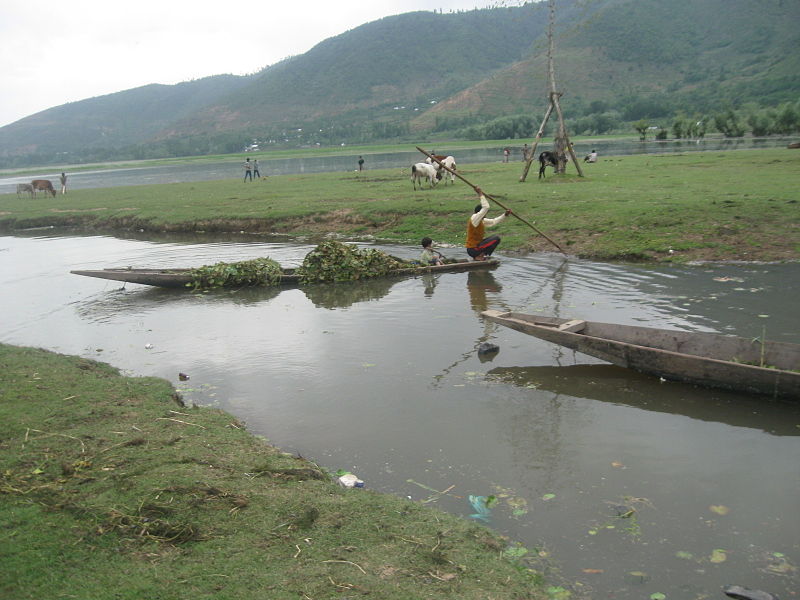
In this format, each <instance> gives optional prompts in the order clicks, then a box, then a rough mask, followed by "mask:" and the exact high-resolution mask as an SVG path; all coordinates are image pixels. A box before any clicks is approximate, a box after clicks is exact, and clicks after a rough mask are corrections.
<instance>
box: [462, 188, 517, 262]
mask: <svg viewBox="0 0 800 600" xmlns="http://www.w3.org/2000/svg"><path fill="white" fill-rule="evenodd" d="M475 191H476V192H477V193H478V196H480V198H481V203H480V204H478V206H476V207H475V212H474V213H473V215H472V216H471V217H470V218H469V221H467V243H466V244H465V245H466V247H467V254H469V255H470V256H471V257H472V258H474V259H475V260H486V259H487V258H489V257H490V256H491V255H492V252H494V251H495V249H496V248H497V246H498V245H500V236H499V235H493V236H490V237H488V238H487V237H484V230H485V228H486V227H494V226H495V225H497V224H498V223H500V222H501V221H503V220H504V219H505V218H506V217H507V216H508V215H510V214H511V211H510V210H507V211H506V212H505V213H503V214H502V215H500V216H499V217H495V218H494V219H488V218H486V214H487V213H488V212H489V201H488V200H487V199H486V196H484V195H483V192H482V191H481V189H480V188H475Z"/></svg>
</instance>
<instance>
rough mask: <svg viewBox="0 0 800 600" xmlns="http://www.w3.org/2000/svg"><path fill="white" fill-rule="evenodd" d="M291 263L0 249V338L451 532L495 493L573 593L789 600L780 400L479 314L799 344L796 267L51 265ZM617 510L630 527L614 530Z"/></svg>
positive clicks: (789, 448) (791, 584)
mask: <svg viewBox="0 0 800 600" xmlns="http://www.w3.org/2000/svg"><path fill="white" fill-rule="evenodd" d="M310 248H311V246H308V245H299V244H296V243H287V242H285V241H281V240H276V239H266V238H257V237H253V236H238V237H231V238H216V239H213V240H210V239H209V238H204V239H198V238H193V237H190V236H184V237H182V238H179V239H171V240H160V241H152V240H146V239H118V238H112V237H101V236H96V237H66V236H59V235H58V234H57V233H53V234H52V235H49V236H45V235H42V236H35V235H34V234H30V237H26V238H23V237H0V285H2V290H3V296H2V308H3V310H2V313H0V314H2V315H3V316H2V318H0V341H2V342H5V343H14V344H20V345H30V346H38V347H44V348H48V349H52V350H56V351H59V352H64V353H69V354H78V355H82V356H86V357H91V358H96V359H99V360H103V361H106V362H109V363H111V364H113V365H116V366H118V367H120V368H122V369H123V370H124V371H125V372H127V373H129V374H132V375H156V376H160V377H164V378H166V379H169V380H170V381H172V382H173V383H174V385H175V386H176V387H178V388H179V389H181V390H182V392H183V394H184V396H185V397H186V398H187V399H188V400H189V401H192V402H196V403H198V404H209V405H215V406H219V407H221V408H223V409H225V410H228V411H230V412H231V413H233V414H235V415H236V416H237V417H239V418H240V419H242V420H244V421H245V422H246V423H247V426H248V428H249V429H250V430H251V431H252V432H254V433H257V434H261V435H265V436H266V437H267V438H268V439H269V440H270V441H271V442H272V443H274V444H276V445H278V446H280V447H282V448H283V449H284V450H287V451H292V452H298V453H300V454H302V455H303V456H305V457H307V458H310V459H312V460H315V461H317V462H318V463H319V464H320V465H322V466H323V467H326V468H328V469H331V470H336V469H339V468H342V469H346V470H350V471H352V472H354V473H356V474H357V475H359V476H360V477H361V478H362V479H364V480H365V481H366V484H367V486H368V487H370V488H372V489H376V490H379V491H383V492H390V493H395V494H399V495H403V496H409V497H411V498H412V499H414V500H416V501H429V503H430V504H432V505H435V506H438V507H439V508H442V509H444V510H447V511H449V512H452V513H455V514H458V515H462V516H464V517H465V518H476V517H471V516H470V515H479V514H480V513H478V512H476V508H475V507H474V506H473V505H472V504H471V503H470V500H469V497H470V495H473V496H490V495H494V496H496V498H497V503H496V504H495V505H494V506H493V507H492V508H491V509H490V510H489V511H488V515H480V516H482V517H484V518H485V519H486V521H485V522H486V524H487V525H489V526H491V527H493V528H495V529H497V530H498V531H501V532H503V533H505V534H506V535H508V536H509V537H510V538H511V539H512V540H514V541H517V542H519V543H521V544H523V545H525V546H526V547H527V548H529V549H531V551H533V550H534V549H537V550H539V551H541V552H542V553H545V554H546V555H547V557H548V558H549V559H551V560H552V561H553V562H554V564H556V565H558V566H560V573H561V576H562V577H563V579H564V581H565V582H568V583H572V584H573V589H574V590H575V596H577V597H591V598H602V597H606V598H624V599H629V598H630V599H634V598H647V597H649V596H650V595H651V594H653V593H656V592H660V593H664V594H666V595H667V597H668V598H704V597H721V593H720V588H721V586H722V585H725V584H729V583H731V584H733V583H735V584H739V585H744V586H746V587H750V588H755V589H762V590H766V591H770V592H772V593H774V594H777V595H779V596H781V597H782V598H790V597H793V594H794V592H795V590H797V589H798V585H797V584H798V573H797V571H796V570H792V568H793V567H796V566H797V565H798V563H799V562H800V542H799V541H798V540H800V525H798V520H797V518H796V512H797V507H798V505H799V501H800V460H799V459H800V406H798V405H797V404H785V403H775V402H771V401H769V400H765V399H759V398H753V397H748V396H742V395H737V394H733V393H727V392H718V391H711V390H706V389H699V388H694V387H692V386H687V385H683V384H677V383H669V382H661V381H659V380H658V379H657V378H652V377H646V376H642V375H639V374H636V373H632V372H629V371H627V370H624V369H619V368H616V367H611V366H608V365H605V364H603V363H602V362H601V361H598V360H595V359H592V358H589V357H585V356H582V355H580V354H576V353H574V352H572V351H567V350H564V349H562V348H560V347H557V346H553V345H551V344H548V343H546V342H543V341H539V340H536V339H534V338H531V337H529V336H525V335H523V334H520V333H518V332H515V331H512V330H510V329H507V328H503V327H500V326H497V325H494V324H491V323H488V322H485V321H484V320H482V319H481V318H480V316H479V314H480V312H481V311H482V310H485V309H487V308H496V309H514V310H522V311H528V312H537V311H538V312H542V313H546V314H555V315H559V316H565V317H566V316H575V317H582V318H588V319H592V320H598V321H609V322H618V323H629V324H647V325H651V326H655V327H667V328H679V329H684V330H692V331H718V332H722V333H730V334H736V335H741V336H745V337H753V338H755V337H758V336H761V335H762V334H764V333H765V332H766V335H767V337H768V338H770V339H775V340H780V341H787V342H794V343H800V328H798V319H797V309H796V298H797V295H798V291H800V290H798V287H800V265H751V266H734V265H724V266H702V267H674V266H657V267H647V266H625V265H608V264H602V263H594V262H590V261H582V260H577V259H569V260H565V259H564V258H563V257H561V256H559V255H551V254H539V255H534V256H530V257H525V258H511V257H501V259H502V264H501V266H500V267H499V268H498V269H496V270H494V271H491V272H485V273H479V272H473V273H453V274H441V275H438V276H424V277H419V278H405V279H393V280H380V281H373V282H365V283H362V284H356V285H349V284H344V285H335V286H333V285H329V286H312V287H308V288H305V289H246V290H238V291H218V292H210V293H206V294H194V293H190V292H184V291H181V290H159V289H151V288H146V287H144V286H137V285H134V284H129V285H127V286H125V288H124V289H120V284H119V283H116V282H106V281H103V280H99V279H90V278H85V277H78V276H75V275H70V274H69V272H68V271H69V269H74V268H94V267H110V266H137V267H144V266H195V265H201V264H208V263H212V262H217V261H220V260H228V261H230V260H243V259H247V258H254V257H256V256H264V255H269V256H270V257H272V258H274V259H276V260H278V261H279V262H281V263H282V264H283V265H284V266H296V265H297V264H299V263H300V261H301V260H302V257H303V256H304V255H305V254H306V252H308V250H310ZM384 249H386V250H388V251H390V252H391V253H393V254H396V255H400V256H406V257H412V256H416V255H417V249H416V248H408V247H390V248H384ZM444 253H445V254H446V255H448V256H453V257H460V256H461V254H462V250H461V249H445V250H444ZM483 341H490V342H492V343H495V344H497V345H499V346H500V351H499V353H498V354H497V355H496V356H495V357H494V358H493V359H492V360H481V358H480V357H479V356H478V355H477V352H476V350H477V347H478V346H479V345H480V343H481V342H483ZM146 345H152V346H153V347H152V349H147V348H146ZM179 372H184V373H188V374H189V375H190V380H189V381H185V382H180V381H178V379H177V374H178V373H179ZM451 486H452V487H451ZM431 488H432V489H434V490H439V491H444V490H448V489H449V491H448V492H447V493H446V494H434V493H433V492H432V491H431ZM356 493H357V492H356ZM618 506H625V507H627V508H630V509H634V510H635V512H634V513H632V515H631V516H629V517H627V518H624V519H623V518H620V517H619V516H618V512H620V509H618V508H616V507H618ZM625 512H626V511H623V514H625ZM722 513H724V514H722ZM721 551H724V552H721ZM721 558H724V561H721V562H720V560H721ZM632 573H633V574H632ZM553 577H555V575H553Z"/></svg>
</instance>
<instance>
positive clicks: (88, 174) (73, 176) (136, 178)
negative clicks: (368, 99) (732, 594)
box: [0, 137, 794, 194]
mask: <svg viewBox="0 0 800 600" xmlns="http://www.w3.org/2000/svg"><path fill="white" fill-rule="evenodd" d="M790 141H794V139H791V140H790V139H789V138H782V137H770V138H741V139H721V138H708V139H704V140H684V141H680V140H678V141H673V140H669V141H655V140H649V141H647V142H639V141H636V140H608V141H599V142H578V143H576V144H575V154H576V156H578V158H579V159H580V158H581V157H582V156H584V155H586V154H588V153H589V152H590V151H591V150H592V149H596V150H597V151H598V153H599V155H600V157H601V160H602V159H603V158H604V157H607V156H626V155H631V154H665V153H675V152H702V151H712V150H713V151H718V150H743V149H754V148H776V147H780V148H783V147H786V145H787V144H788V143H789V142H790ZM509 147H510V148H512V149H513V154H512V156H511V160H512V162H513V161H518V162H519V163H520V173H521V170H522V160H521V159H522V153H521V148H522V143H517V141H515V142H514V143H511V142H510V143H509ZM541 149H542V148H539V150H541ZM435 150H436V151H437V152H448V151H449V150H448V149H447V148H445V147H441V148H439V149H435ZM456 154H457V158H458V162H459V164H475V163H485V162H499V161H501V160H502V159H503V146H498V147H496V148H474V149H469V150H465V149H462V150H458V152H457V153H456ZM364 157H365V160H366V165H365V166H366V169H367V170H370V169H392V168H397V169H408V168H409V165H411V164H413V163H415V162H419V161H420V160H422V159H424V156H423V155H422V154H420V153H419V152H418V151H416V150H415V149H414V148H413V145H411V144H409V151H408V152H378V153H374V154H365V155H364ZM357 161H358V155H355V154H354V155H350V156H347V155H342V156H319V157H317V156H314V155H313V154H309V155H307V156H303V157H300V158H281V159H271V160H270V159H266V158H264V159H259V161H258V164H259V167H260V172H261V175H292V174H297V173H330V172H347V171H353V170H355V169H356V168H357ZM242 162H243V159H242V158H240V157H238V156H231V158H230V159H228V160H224V161H219V162H213V163H202V164H193V163H188V164H176V165H164V166H155V167H133V168H130V167H127V168H120V169H103V170H98V171H78V172H75V173H68V174H67V176H68V180H67V181H68V185H69V189H71V190H79V189H87V188H105V187H119V186H128V185H148V184H160V183H182V182H189V181H212V180H218V179H231V178H233V179H236V178H242V177H243V174H244V171H243V169H242V166H241V165H242ZM59 175H60V173H59V172H55V171H52V172H51V171H47V170H44V171H42V172H41V173H40V174H38V175H22V176H15V177H0V194H11V193H14V192H15V191H16V186H17V184H18V183H29V182H30V181H31V179H50V180H52V181H53V185H54V186H56V188H57V189H59V185H60V184H58V181H59Z"/></svg>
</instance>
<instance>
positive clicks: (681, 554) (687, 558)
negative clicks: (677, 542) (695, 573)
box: [675, 550, 694, 560]
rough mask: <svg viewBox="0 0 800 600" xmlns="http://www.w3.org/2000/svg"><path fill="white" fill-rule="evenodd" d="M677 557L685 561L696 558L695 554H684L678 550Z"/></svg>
mask: <svg viewBox="0 0 800 600" xmlns="http://www.w3.org/2000/svg"><path fill="white" fill-rule="evenodd" d="M675 556H677V557H678V558H681V559H683V560H692V559H693V558H694V554H692V553H691V552H684V551H683V550H678V551H677V552H676V553H675Z"/></svg>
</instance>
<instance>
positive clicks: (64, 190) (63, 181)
mask: <svg viewBox="0 0 800 600" xmlns="http://www.w3.org/2000/svg"><path fill="white" fill-rule="evenodd" d="M60 179H61V195H62V196H63V195H64V194H66V193H67V174H66V173H61V177H60Z"/></svg>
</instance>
